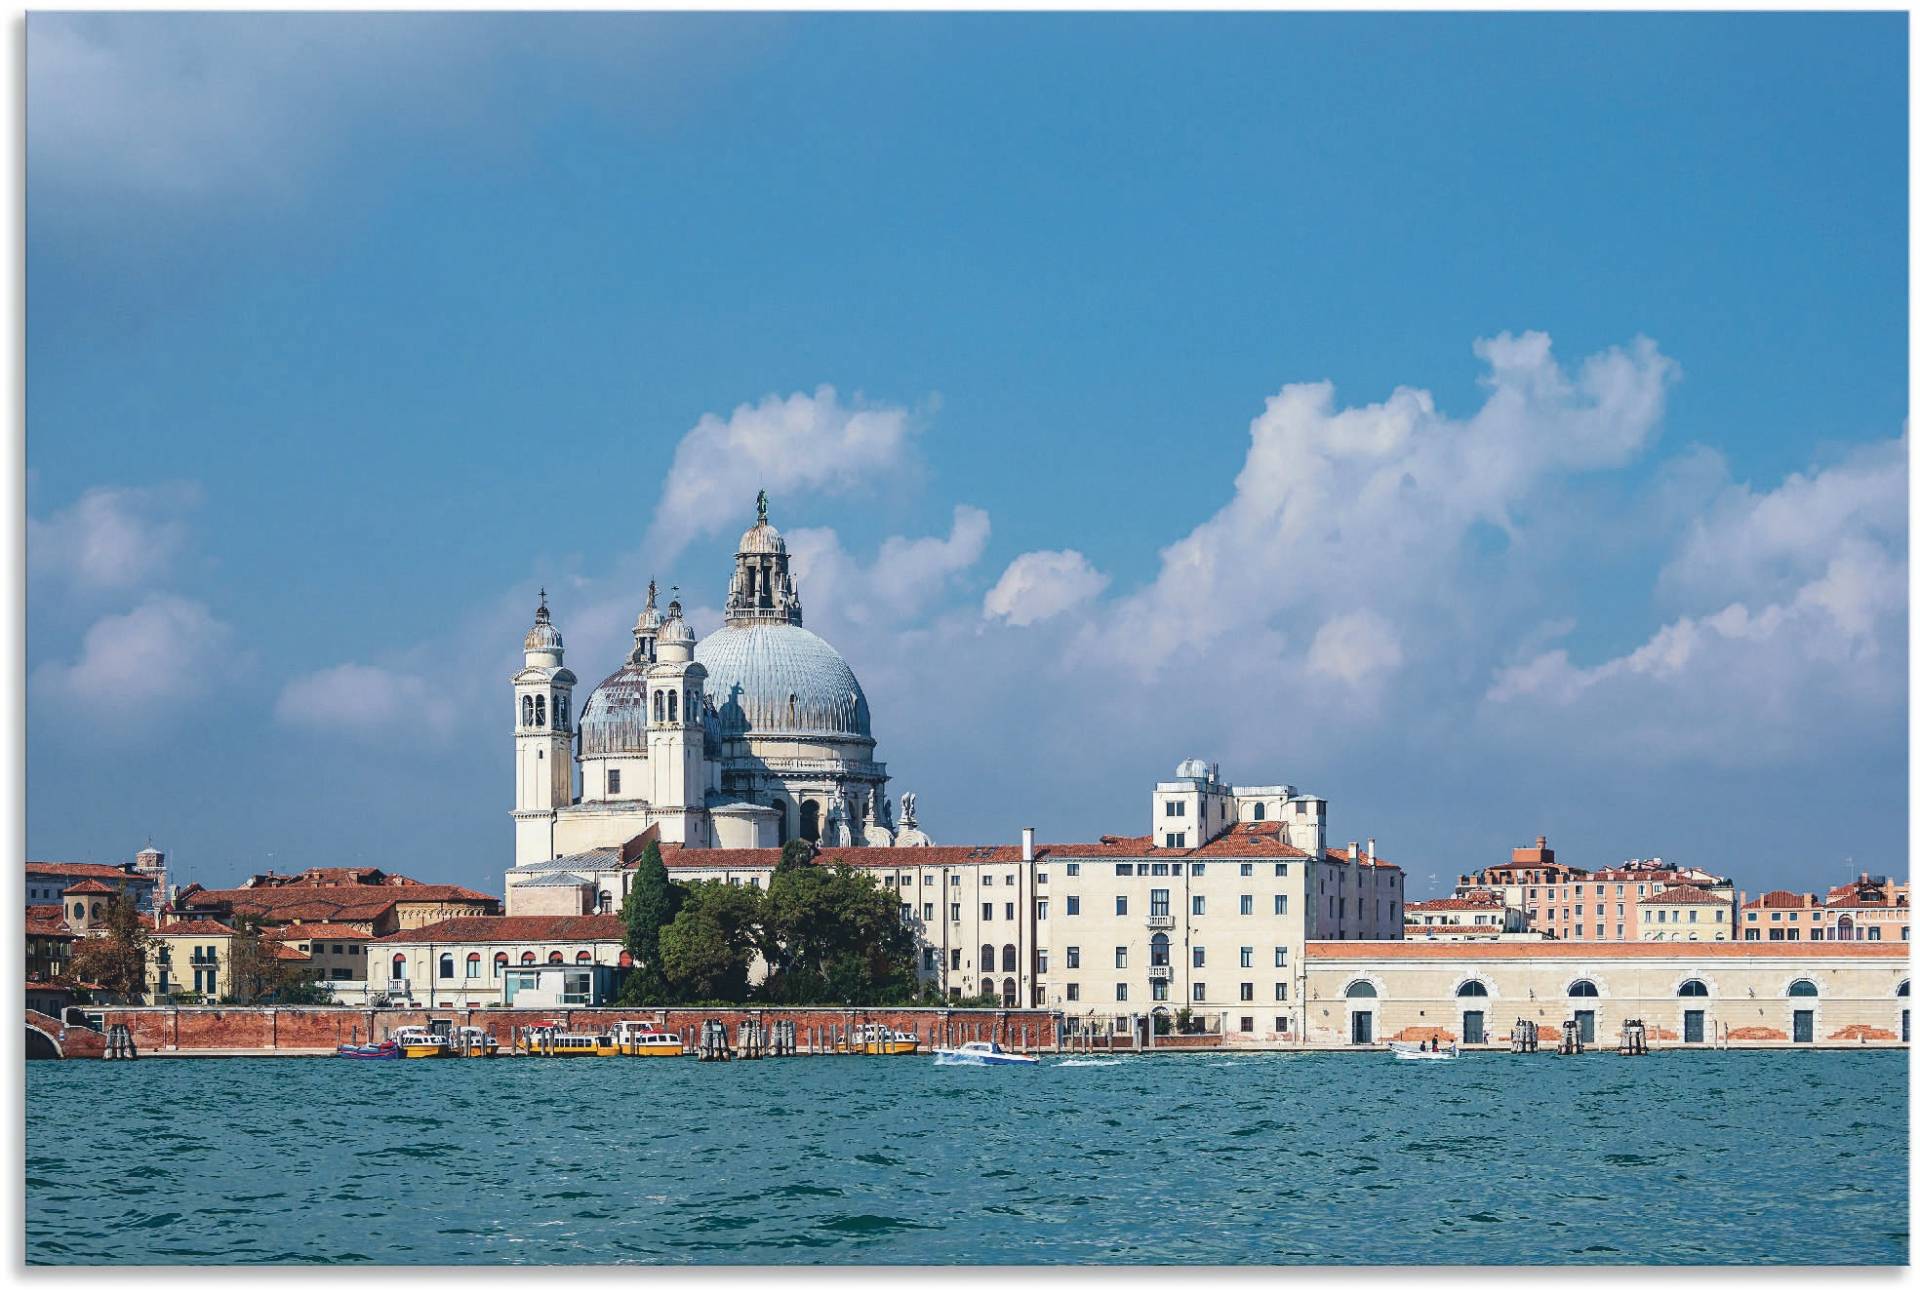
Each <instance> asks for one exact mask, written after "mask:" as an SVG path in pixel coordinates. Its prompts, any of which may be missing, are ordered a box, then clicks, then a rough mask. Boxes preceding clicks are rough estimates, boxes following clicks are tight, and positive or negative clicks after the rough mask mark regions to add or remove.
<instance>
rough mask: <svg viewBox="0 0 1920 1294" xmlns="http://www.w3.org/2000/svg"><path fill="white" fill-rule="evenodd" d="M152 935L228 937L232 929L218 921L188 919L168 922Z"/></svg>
mask: <svg viewBox="0 0 1920 1294" xmlns="http://www.w3.org/2000/svg"><path fill="white" fill-rule="evenodd" d="M154 933H155V934H157V935H230V934H232V933H233V927H232V926H223V925H221V924H220V923H219V922H218V921H207V920H204V919H199V920H195V919H189V920H185V921H169V922H168V923H167V924H166V925H164V926H160V927H158V928H157V929H155V931H154Z"/></svg>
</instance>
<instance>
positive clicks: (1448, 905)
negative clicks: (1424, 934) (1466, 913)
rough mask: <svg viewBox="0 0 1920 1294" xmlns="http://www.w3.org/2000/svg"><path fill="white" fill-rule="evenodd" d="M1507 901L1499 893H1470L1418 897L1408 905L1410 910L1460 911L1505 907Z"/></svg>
mask: <svg viewBox="0 0 1920 1294" xmlns="http://www.w3.org/2000/svg"><path fill="white" fill-rule="evenodd" d="M1506 906H1507V901H1506V900H1505V899H1503V898H1501V897H1500V896H1499V895H1498V894H1469V895H1467V896H1466V897H1465V898H1450V899H1416V900H1413V901H1412V902H1409V903H1408V904H1407V906H1406V910H1407V911H1408V912H1458V911H1462V910H1464V909H1477V910H1483V911H1484V910H1485V909H1488V908H1504V907H1506Z"/></svg>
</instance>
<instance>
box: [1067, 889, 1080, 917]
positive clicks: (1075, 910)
mask: <svg viewBox="0 0 1920 1294" xmlns="http://www.w3.org/2000/svg"><path fill="white" fill-rule="evenodd" d="M1067 915H1068V916H1070V917H1077V916H1079V915H1080V896H1079V895H1078V894H1069V895H1067Z"/></svg>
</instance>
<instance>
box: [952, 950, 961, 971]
mask: <svg viewBox="0 0 1920 1294" xmlns="http://www.w3.org/2000/svg"><path fill="white" fill-rule="evenodd" d="M952 961H953V969H955V970H959V969H960V950H959V949H958V948H956V949H954V950H953V957H952Z"/></svg>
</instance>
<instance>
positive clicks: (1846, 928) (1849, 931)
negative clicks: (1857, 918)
mask: <svg viewBox="0 0 1920 1294" xmlns="http://www.w3.org/2000/svg"><path fill="white" fill-rule="evenodd" d="M1840 937H1841V938H1842V939H1851V938H1853V918H1852V917H1841V918H1840Z"/></svg>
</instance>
